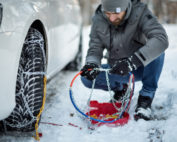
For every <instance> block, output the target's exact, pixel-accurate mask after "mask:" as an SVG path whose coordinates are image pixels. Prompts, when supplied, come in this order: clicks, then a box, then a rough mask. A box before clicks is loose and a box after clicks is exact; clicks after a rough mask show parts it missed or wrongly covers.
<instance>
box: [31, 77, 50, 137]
mask: <svg viewBox="0 0 177 142" xmlns="http://www.w3.org/2000/svg"><path fill="white" fill-rule="evenodd" d="M46 83H47V77H46V76H44V97H43V101H42V107H41V108H40V112H39V114H38V115H37V118H36V119H37V120H36V124H35V130H36V136H34V138H35V140H37V141H40V137H39V133H38V128H39V120H40V116H41V114H42V111H43V110H44V105H45V99H46Z"/></svg>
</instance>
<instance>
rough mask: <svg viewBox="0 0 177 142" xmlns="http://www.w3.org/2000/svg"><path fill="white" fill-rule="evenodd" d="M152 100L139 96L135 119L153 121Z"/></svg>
mask: <svg viewBox="0 0 177 142" xmlns="http://www.w3.org/2000/svg"><path fill="white" fill-rule="evenodd" d="M151 104H152V98H150V97H148V96H141V95H139V98H138V103H137V107H136V109H135V114H134V119H135V120H136V121H137V120H138V119H144V120H151Z"/></svg>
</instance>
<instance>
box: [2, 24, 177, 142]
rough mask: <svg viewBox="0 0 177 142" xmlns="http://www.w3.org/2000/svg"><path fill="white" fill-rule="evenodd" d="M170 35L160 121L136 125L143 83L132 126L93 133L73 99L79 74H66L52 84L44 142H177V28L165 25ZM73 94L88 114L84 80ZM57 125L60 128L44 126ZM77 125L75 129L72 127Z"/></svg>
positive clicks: (156, 107) (158, 100)
mask: <svg viewBox="0 0 177 142" xmlns="http://www.w3.org/2000/svg"><path fill="white" fill-rule="evenodd" d="M165 28H166V30H167V33H168V35H169V42H170V45H169V48H168V50H167V51H166V59H165V65H164V69H163V72H162V75H161V78H160V81H159V89H158V90H157V92H156V96H155V99H154V101H153V104H152V110H153V115H154V116H155V117H156V118H157V120H153V121H144V120H139V121H137V122H136V121H134V119H133V112H134V109H135V105H136V102H137V98H138V91H139V90H140V88H141V83H140V82H138V83H136V87H135V95H134V97H133V100H132V103H131V108H130V117H131V118H130V120H129V123H128V124H126V125H124V126H122V127H114V128H110V127H107V126H102V127H98V128H96V129H95V130H90V129H88V127H87V124H86V123H85V122H84V121H83V120H82V119H81V118H80V117H78V114H77V113H76V110H75V109H74V107H73V106H72V104H71V101H70V98H69V91H68V90H69V84H70V82H71V80H72V78H73V77H74V76H75V74H76V73H77V72H71V71H67V72H66V71H62V72H60V73H59V74H58V75H57V76H56V77H55V78H54V79H53V80H52V81H51V82H50V83H49V84H48V87H47V88H48V90H47V99H46V105H45V110H44V112H43V116H42V120H41V122H43V123H41V124H40V127H39V132H42V134H43V136H42V137H41V140H40V141H41V142H49V141H52V142H74V141H78V142H107V141H110V142H176V141H177V135H176V134H177V127H176V126H177V111H176V110H177V87H176V85H177V65H176V64H177V41H176V40H177V38H176V36H177V25H165ZM89 31H90V27H86V28H85V29H84V49H85V50H84V51H85V52H84V57H85V55H86V51H87V48H88V40H89V37H88V35H89ZM73 92H74V96H75V101H76V102H77V104H78V106H79V107H80V108H81V109H82V110H84V107H85V106H86V104H87V100H88V97H89V93H90V90H89V89H86V88H85V87H84V86H83V85H82V83H81V82H80V79H79V78H78V79H76V81H75V83H74V86H73ZM93 99H94V100H95V99H96V100H99V101H105V102H107V101H109V99H110V97H109V94H108V92H104V91H100V90H96V91H94V94H93ZM45 122H47V123H55V124H58V126H54V125H48V124H44V123H45ZM69 123H72V124H74V125H75V126H78V127H74V126H71V125H69ZM34 141H35V140H34V139H33V138H30V137H25V138H24V137H7V136H6V137H1V138H0V142H34Z"/></svg>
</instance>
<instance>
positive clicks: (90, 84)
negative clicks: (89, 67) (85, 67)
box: [81, 76, 92, 88]
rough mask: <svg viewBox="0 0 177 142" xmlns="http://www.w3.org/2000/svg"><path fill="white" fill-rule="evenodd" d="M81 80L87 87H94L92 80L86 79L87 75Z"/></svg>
mask: <svg viewBox="0 0 177 142" xmlns="http://www.w3.org/2000/svg"><path fill="white" fill-rule="evenodd" d="M81 81H82V83H83V84H84V86H85V87H87V88H92V81H90V80H88V79H86V78H85V77H82V76H81Z"/></svg>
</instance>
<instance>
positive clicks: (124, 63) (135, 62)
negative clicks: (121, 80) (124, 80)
mask: <svg viewBox="0 0 177 142" xmlns="http://www.w3.org/2000/svg"><path fill="white" fill-rule="evenodd" d="M142 65H143V64H142V63H141V61H140V60H139V59H138V57H136V55H132V56H131V57H129V58H123V59H120V60H118V61H116V63H115V64H114V65H113V67H112V69H111V70H110V73H112V74H119V75H121V76H125V75H128V73H129V72H132V71H134V70H136V69H137V68H138V67H140V66H142Z"/></svg>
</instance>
